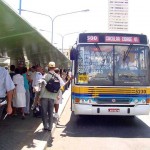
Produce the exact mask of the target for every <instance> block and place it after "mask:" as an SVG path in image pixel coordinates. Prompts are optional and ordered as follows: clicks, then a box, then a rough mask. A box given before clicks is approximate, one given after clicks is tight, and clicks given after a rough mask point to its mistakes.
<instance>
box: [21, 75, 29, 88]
mask: <svg viewBox="0 0 150 150" xmlns="http://www.w3.org/2000/svg"><path fill="white" fill-rule="evenodd" d="M22 76H23V78H24V88H25V89H26V90H29V82H28V79H27V74H26V73H24V74H23V75H22Z"/></svg>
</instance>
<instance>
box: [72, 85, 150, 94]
mask: <svg viewBox="0 0 150 150" xmlns="http://www.w3.org/2000/svg"><path fill="white" fill-rule="evenodd" d="M72 92H74V93H81V94H95V95H97V94H99V93H102V94H106V93H109V94H150V87H134V88H133V87H131V88H130V87H79V86H73V87H72Z"/></svg>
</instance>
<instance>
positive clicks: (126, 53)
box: [123, 44, 132, 61]
mask: <svg viewBox="0 0 150 150" xmlns="http://www.w3.org/2000/svg"><path fill="white" fill-rule="evenodd" d="M131 48H132V45H131V44H130V45H129V47H128V50H127V51H126V52H125V51H124V56H123V61H126V58H127V57H128V55H129V53H130V51H131Z"/></svg>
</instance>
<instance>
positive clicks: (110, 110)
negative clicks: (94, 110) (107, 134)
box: [108, 108, 120, 112]
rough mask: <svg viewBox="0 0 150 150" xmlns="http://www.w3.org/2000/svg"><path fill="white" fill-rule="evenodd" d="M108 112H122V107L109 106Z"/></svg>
mask: <svg viewBox="0 0 150 150" xmlns="http://www.w3.org/2000/svg"><path fill="white" fill-rule="evenodd" d="M108 112H120V109H118V108H109V109H108Z"/></svg>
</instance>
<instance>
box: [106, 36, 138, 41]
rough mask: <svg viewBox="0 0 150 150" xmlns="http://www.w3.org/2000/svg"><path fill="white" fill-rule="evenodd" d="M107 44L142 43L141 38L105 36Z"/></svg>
mask: <svg viewBox="0 0 150 150" xmlns="http://www.w3.org/2000/svg"><path fill="white" fill-rule="evenodd" d="M105 42H112V43H116V42H118V43H140V38H139V37H135V36H133V37H132V36H130V37H127V36H105Z"/></svg>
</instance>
